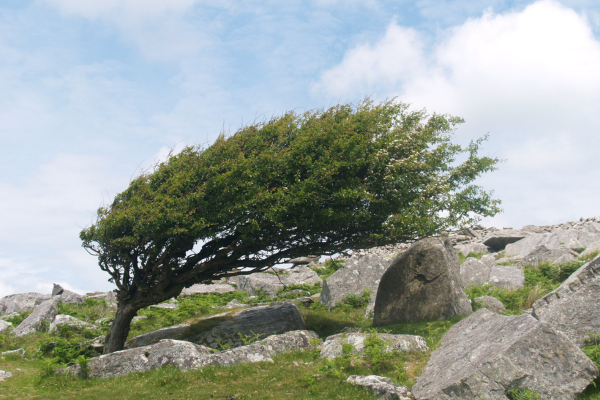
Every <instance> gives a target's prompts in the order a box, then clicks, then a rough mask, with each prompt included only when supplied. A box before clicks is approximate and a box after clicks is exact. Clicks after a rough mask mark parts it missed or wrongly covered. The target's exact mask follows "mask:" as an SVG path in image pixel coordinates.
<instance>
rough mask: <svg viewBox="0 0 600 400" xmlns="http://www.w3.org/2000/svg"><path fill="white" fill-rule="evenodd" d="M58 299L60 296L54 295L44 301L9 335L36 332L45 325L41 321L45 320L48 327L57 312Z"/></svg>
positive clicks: (16, 335) (17, 335)
mask: <svg viewBox="0 0 600 400" xmlns="http://www.w3.org/2000/svg"><path fill="white" fill-rule="evenodd" d="M59 301H60V296H55V297H54V298H52V299H50V300H46V301H44V302H43V303H42V304H40V305H39V306H37V307H36V308H35V310H33V312H32V313H31V314H29V316H28V317H27V318H25V319H24V320H23V322H21V323H20V324H19V326H17V327H16V328H15V329H14V330H13V331H12V332H11V333H10V336H12V337H23V336H27V335H31V334H32V333H35V332H38V331H40V330H41V329H42V328H43V327H44V325H45V323H44V322H43V321H46V323H47V324H48V326H46V327H49V325H50V323H51V322H52V321H54V317H56V314H58V303H59Z"/></svg>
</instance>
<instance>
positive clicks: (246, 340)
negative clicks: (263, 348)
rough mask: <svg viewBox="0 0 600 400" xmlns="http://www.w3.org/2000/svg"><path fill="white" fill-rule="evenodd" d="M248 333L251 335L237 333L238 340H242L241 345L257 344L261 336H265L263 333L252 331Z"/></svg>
mask: <svg viewBox="0 0 600 400" xmlns="http://www.w3.org/2000/svg"><path fill="white" fill-rule="evenodd" d="M250 332H251V333H252V335H242V334H241V333H240V332H238V335H239V336H240V339H242V343H243V344H244V346H247V345H249V344H252V343H255V342H257V341H258V340H259V339H260V337H261V336H263V335H265V334H264V333H254V332H252V331H250Z"/></svg>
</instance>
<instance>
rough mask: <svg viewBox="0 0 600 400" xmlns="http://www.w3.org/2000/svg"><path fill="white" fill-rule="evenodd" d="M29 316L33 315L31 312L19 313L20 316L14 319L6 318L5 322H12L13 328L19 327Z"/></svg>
mask: <svg viewBox="0 0 600 400" xmlns="http://www.w3.org/2000/svg"><path fill="white" fill-rule="evenodd" d="M29 314H31V311H23V312H22V313H19V315H15V316H14V317H10V318H5V319H4V320H5V321H6V322H10V323H11V324H13V326H15V327H16V326H18V325H19V324H20V323H21V322H23V320H24V319H25V318H27V317H29Z"/></svg>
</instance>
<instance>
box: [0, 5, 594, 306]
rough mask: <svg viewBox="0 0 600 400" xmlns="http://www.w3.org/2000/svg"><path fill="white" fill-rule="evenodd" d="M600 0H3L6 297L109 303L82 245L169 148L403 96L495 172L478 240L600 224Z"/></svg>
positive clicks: (0, 261) (0, 190)
mask: <svg viewBox="0 0 600 400" xmlns="http://www.w3.org/2000/svg"><path fill="white" fill-rule="evenodd" d="M599 4H600V3H598V2H596V1H591V0H590V1H584V0H581V1H563V2H557V1H538V2H531V1H514V2H511V1H485V2H483V1H482V2H477V1H434V0H429V1H412V2H408V1H379V0H345V1H338V0H313V1H293V0H290V1H286V2H280V1H243V2H242V1H236V0H224V1H221V2H218V3H216V2H209V1H205V0H103V1H101V2H100V1H96V0H35V1H23V0H19V1H15V0H2V1H0V139H1V142H0V143H1V145H0V194H1V195H0V295H6V294H10V293H17V292H24V291H39V292H44V293H46V292H49V291H50V290H51V284H52V283H53V282H59V283H61V284H63V285H65V286H66V287H68V288H71V289H73V290H76V291H78V292H85V291H95V290H109V289H112V288H113V286H112V285H111V284H109V283H108V282H107V279H108V276H107V275H106V274H105V273H103V272H102V271H100V269H99V268H98V267H97V265H96V260H95V259H94V258H93V257H92V256H90V255H88V254H87V253H86V252H85V251H84V250H83V249H82V248H81V245H80V241H79V238H78V234H79V231H80V230H81V228H83V227H85V226H87V225H89V224H90V223H91V222H92V221H93V219H94V212H95V210H96V209H97V208H98V206H100V205H101V204H103V203H107V202H110V201H111V199H112V197H113V196H114V195H115V194H117V193H119V192H120V191H122V190H124V189H125V188H126V187H127V185H128V183H129V181H130V179H131V178H132V177H134V176H136V175H137V174H138V173H139V172H140V170H143V169H146V168H149V167H150V166H152V165H153V164H154V163H155V162H157V161H159V160H162V159H164V158H165V157H166V155H167V153H168V151H169V149H171V148H175V149H176V150H177V149H181V147H182V146H184V145H193V144H207V145H208V144H210V143H212V141H213V140H214V139H215V138H216V136H217V135H218V134H219V132H221V131H222V130H225V131H229V132H234V131H235V130H237V129H238V128H239V127H240V126H242V125H243V124H244V123H247V122H250V121H252V120H254V119H257V118H258V119H262V118H265V117H269V116H271V115H273V114H279V113H282V112H284V111H285V110H290V109H296V110H304V109H310V108H320V107H327V106H329V105H332V104H335V103H337V102H338V101H341V102H348V101H349V102H356V101H358V100H360V99H361V98H363V97H364V96H366V95H370V96H371V97H372V98H374V99H375V100H383V99H385V98H388V97H393V96H397V97H398V99H399V100H401V101H405V102H409V103H411V104H412V105H413V107H414V108H415V109H421V108H427V110H429V111H431V112H433V111H435V112H438V113H449V114H453V115H458V116H461V117H464V118H465V120H466V123H465V124H464V125H462V126H461V127H460V129H459V130H458V131H457V132H456V141H457V142H460V143H467V142H468V141H469V140H471V139H473V138H477V137H480V136H482V135H484V134H486V133H489V134H490V140H489V141H488V142H487V143H486V145H485V148H484V151H483V152H484V154H489V155H492V156H497V157H500V158H502V159H505V160H506V161H505V162H504V163H503V164H502V165H501V166H500V170H499V171H497V172H494V173H493V174H489V175H487V176H485V177H483V178H482V179H480V181H479V183H480V184H481V185H483V186H484V187H486V188H487V189H490V190H494V191H495V195H496V197H498V198H500V199H502V200H503V208H504V213H503V214H500V215H498V216H497V217H495V218H493V219H487V220H484V221H483V223H484V224H485V225H488V226H490V225H493V226H498V227H502V226H514V227H520V226H523V225H526V224H553V223H559V222H564V221H567V220H575V219H579V218H580V217H591V216H598V215H600V210H599V206H598V204H600V202H599V201H598V198H599V197H600V185H599V184H598V176H599V175H600V166H599V165H600V164H599V163H598V162H597V159H598V156H597V149H598V148H600V111H599V110H600V40H599V39H600V5H599Z"/></svg>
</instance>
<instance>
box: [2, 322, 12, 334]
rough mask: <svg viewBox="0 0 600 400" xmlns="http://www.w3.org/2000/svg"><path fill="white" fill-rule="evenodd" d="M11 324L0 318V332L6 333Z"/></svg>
mask: <svg viewBox="0 0 600 400" xmlns="http://www.w3.org/2000/svg"><path fill="white" fill-rule="evenodd" d="M11 326H12V323H10V322H6V321H4V320H1V319H0V333H6V332H7V331H8V328H10V327H11Z"/></svg>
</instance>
